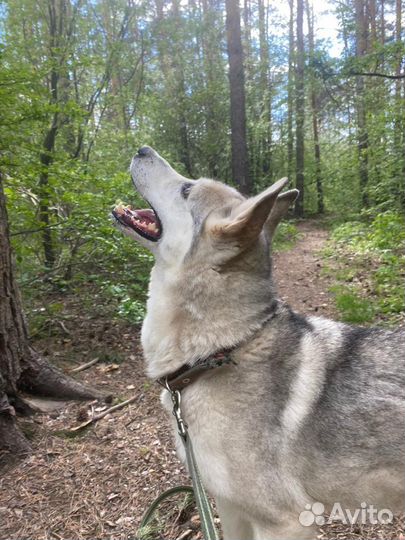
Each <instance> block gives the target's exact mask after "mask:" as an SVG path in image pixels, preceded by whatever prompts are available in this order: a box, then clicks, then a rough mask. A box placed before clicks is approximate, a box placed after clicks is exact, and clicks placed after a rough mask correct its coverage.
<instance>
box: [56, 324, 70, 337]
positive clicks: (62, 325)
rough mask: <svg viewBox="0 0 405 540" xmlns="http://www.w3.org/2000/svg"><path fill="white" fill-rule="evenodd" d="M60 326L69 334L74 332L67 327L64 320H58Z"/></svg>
mask: <svg viewBox="0 0 405 540" xmlns="http://www.w3.org/2000/svg"><path fill="white" fill-rule="evenodd" d="M58 323H59V326H60V327H61V328H62V330H63V331H64V332H65V334H67V335H68V336H71V335H72V332H71V331H70V330H68V329H67V328H66V325H65V323H64V322H63V321H58Z"/></svg>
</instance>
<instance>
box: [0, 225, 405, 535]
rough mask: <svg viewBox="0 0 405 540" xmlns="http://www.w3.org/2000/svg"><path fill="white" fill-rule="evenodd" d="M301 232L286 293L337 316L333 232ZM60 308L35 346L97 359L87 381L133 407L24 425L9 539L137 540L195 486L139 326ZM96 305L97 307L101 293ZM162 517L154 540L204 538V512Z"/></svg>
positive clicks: (10, 496)
mask: <svg viewBox="0 0 405 540" xmlns="http://www.w3.org/2000/svg"><path fill="white" fill-rule="evenodd" d="M299 230H300V237H299V239H298V241H297V242H296V244H295V245H294V246H293V248H292V249H290V250H288V251H281V252H278V253H276V254H275V255H274V264H275V279H276V282H277V283H278V290H279V294H280V296H281V297H282V298H283V299H285V300H286V301H288V302H289V303H290V304H291V305H292V306H293V307H294V308H295V309H297V310H298V311H300V312H303V313H306V314H319V315H323V316H332V317H334V316H336V313H335V309H334V303H333V298H332V297H331V296H330V295H329V293H328V288H329V286H330V282H329V281H328V279H330V278H325V277H323V276H322V266H323V262H322V258H321V256H320V250H321V249H322V248H323V246H324V244H325V242H326V240H327V237H328V233H327V231H326V230H325V229H324V228H322V227H321V226H320V225H319V223H317V222H316V221H307V222H303V223H301V224H300V225H299ZM53 301H54V298H53ZM58 301H60V302H63V314H66V315H69V318H67V319H66V322H65V323H64V324H63V325H58V326H57V327H55V328H53V332H52V335H50V336H46V337H41V338H40V339H36V340H35V342H34V345H35V347H36V348H37V349H38V350H39V351H41V353H42V354H43V355H45V356H49V357H50V358H52V359H54V360H56V362H57V363H58V365H60V366H61V367H62V368H63V369H64V370H66V371H67V372H68V371H69V370H71V369H72V368H74V367H77V366H79V365H81V364H83V363H85V362H87V361H89V360H92V359H94V358H98V362H97V364H95V365H93V366H92V367H90V368H89V369H87V370H85V371H82V372H81V373H80V374H79V375H78V378H79V379H81V380H84V381H86V382H88V383H90V384H92V385H94V386H97V387H99V388H105V389H106V390H107V391H109V392H111V393H112V394H113V396H114V403H118V402H120V401H123V400H126V399H129V398H131V397H134V401H133V402H132V403H131V404H130V405H128V406H126V407H124V408H123V409H121V410H118V411H116V412H114V413H110V414H108V415H107V416H106V417H104V418H103V419H101V420H99V421H97V422H96V423H94V424H93V425H91V426H90V427H88V428H87V429H82V430H79V431H77V432H74V431H73V432H72V431H71V428H73V427H75V426H78V425H80V424H81V423H83V422H85V421H86V420H87V419H89V418H90V417H91V416H92V415H93V414H98V413H102V412H103V410H105V409H106V408H108V407H109V406H110V405H106V404H103V403H99V402H94V403H79V404H78V403H53V404H51V405H52V407H51V408H52V410H51V411H50V412H48V413H43V414H37V415H35V416H32V417H30V418H28V419H25V420H22V421H21V425H22V427H23V429H24V431H25V432H26V434H27V436H29V437H30V438H31V439H32V444H33V447H34V452H33V454H32V455H31V456H30V457H28V458H27V459H26V460H25V461H23V462H20V463H19V464H18V465H17V466H14V467H13V468H9V469H8V470H7V469H6V470H3V474H2V476H1V478H0V538H1V539H2V540H5V539H10V540H17V539H18V540H19V539H22V538H31V539H33V540H42V539H47V540H48V539H56V540H61V539H63V540H68V539H69V540H70V539H75V540H81V539H89V540H90V539H102V538H108V539H110V540H118V539H120V540H121V539H122V540H124V539H128V540H129V539H134V538H135V536H136V529H137V526H138V524H139V520H140V518H141V516H142V514H143V512H144V511H145V509H146V508H147V507H148V505H149V504H150V503H151V501H152V500H153V499H154V498H155V497H156V496H157V495H158V494H159V493H161V492H162V491H163V490H165V489H167V488H169V487H172V486H175V485H179V484H189V479H188V477H187V475H186V473H185V471H184V468H183V466H182V465H181V464H180V463H179V461H178V460H177V458H176V455H175V451H174V446H173V442H172V434H171V431H170V429H169V426H168V420H167V417H166V414H165V413H164V412H163V410H162V408H161V407H160V405H159V394H160V389H159V388H158V386H157V385H155V384H151V382H150V381H148V380H147V379H146V377H145V375H144V366H143V362H142V353H141V347H140V343H139V328H138V329H137V328H134V327H133V326H130V325H129V324H126V323H125V322H122V321H118V320H116V319H112V318H111V317H110V316H109V315H108V314H106V313H105V312H104V311H103V310H102V309H101V310H100V309H96V308H94V309H93V310H90V309H89V310H88V309H87V308H83V302H82V299H81V298H80V297H77V296H76V297H75V296H72V295H65V296H64V297H63V298H61V299H59V300H58ZM93 305H94V306H97V305H98V298H97V293H96V292H95V293H94V298H93ZM72 316H74V317H73V318H72ZM41 406H44V405H43V404H42V405H41ZM55 407H56V408H55ZM0 458H1V456H0ZM160 516H161V520H162V522H164V523H165V527H164V534H163V535H162V536H159V534H157V533H156V534H155V535H154V536H152V538H167V539H170V540H174V539H176V538H178V539H180V538H181V539H182V540H190V539H197V538H201V533H200V532H199V520H198V517H197V515H196V511H195V509H194V508H193V507H191V509H190V508H185V507H184V506H183V507H182V506H181V502H180V500H179V501H178V504H177V505H172V506H171V507H170V508H169V507H168V506H166V507H165V509H164V515H162V514H160ZM402 526H403V524H402ZM401 530H403V529H401V522H400V520H396V521H395V523H394V524H393V525H390V526H388V525H386V526H378V527H374V528H373V529H371V528H370V527H368V528H367V529H365V528H361V527H352V528H349V527H345V526H342V525H330V526H325V527H323V528H322V529H320V530H319V537H318V538H322V539H332V538H333V539H337V538H339V539H364V538H381V539H394V538H404V537H403V536H402V535H401Z"/></svg>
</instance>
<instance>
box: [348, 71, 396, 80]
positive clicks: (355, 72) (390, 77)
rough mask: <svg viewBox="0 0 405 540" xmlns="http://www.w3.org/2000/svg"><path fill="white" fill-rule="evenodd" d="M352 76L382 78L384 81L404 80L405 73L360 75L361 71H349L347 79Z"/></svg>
mask: <svg viewBox="0 0 405 540" xmlns="http://www.w3.org/2000/svg"><path fill="white" fill-rule="evenodd" d="M353 75H358V76H362V77H363V76H364V77H383V78H384V79H405V73H403V74H402V75H388V74H386V73H376V72H372V73H370V72H366V73H362V72H361V71H350V72H349V77H350V76H353Z"/></svg>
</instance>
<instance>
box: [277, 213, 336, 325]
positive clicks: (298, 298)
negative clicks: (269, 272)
mask: <svg viewBox="0 0 405 540" xmlns="http://www.w3.org/2000/svg"><path fill="white" fill-rule="evenodd" d="M298 230H299V233H300V236H299V239H298V241H297V242H296V244H295V245H294V246H293V247H292V248H291V249H288V250H283V251H279V252H276V253H275V254H274V255H273V272H274V273H273V278H274V282H275V284H276V288H277V292H278V294H279V296H280V297H281V298H282V299H283V300H284V301H285V302H287V304H289V305H290V306H291V307H292V308H293V309H294V310H296V311H298V312H299V313H303V314H305V315H321V316H324V317H334V316H335V315H336V310H335V308H334V303H333V298H332V296H331V295H330V294H329V293H328V289H329V285H330V282H329V280H328V279H327V278H326V277H324V276H323V275H322V268H323V261H322V258H321V251H322V249H323V248H324V246H325V243H326V241H327V239H328V232H327V230H326V229H325V228H324V227H322V225H321V224H320V223H319V221H317V220H306V221H302V222H300V223H298Z"/></svg>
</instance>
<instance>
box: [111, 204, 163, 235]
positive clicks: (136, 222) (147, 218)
mask: <svg viewBox="0 0 405 540" xmlns="http://www.w3.org/2000/svg"><path fill="white" fill-rule="evenodd" d="M113 213H114V215H115V217H116V218H117V219H118V220H119V221H121V222H122V223H124V225H127V226H128V227H131V229H134V230H135V231H137V230H138V231H139V230H141V231H143V232H145V233H147V234H148V235H150V236H152V237H158V236H159V234H160V227H159V222H158V220H157V217H156V214H155V212H154V211H153V210H152V209H151V208H145V209H143V210H133V209H132V208H131V207H130V206H124V205H122V204H119V205H118V206H116V207H115V208H114V211H113Z"/></svg>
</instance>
